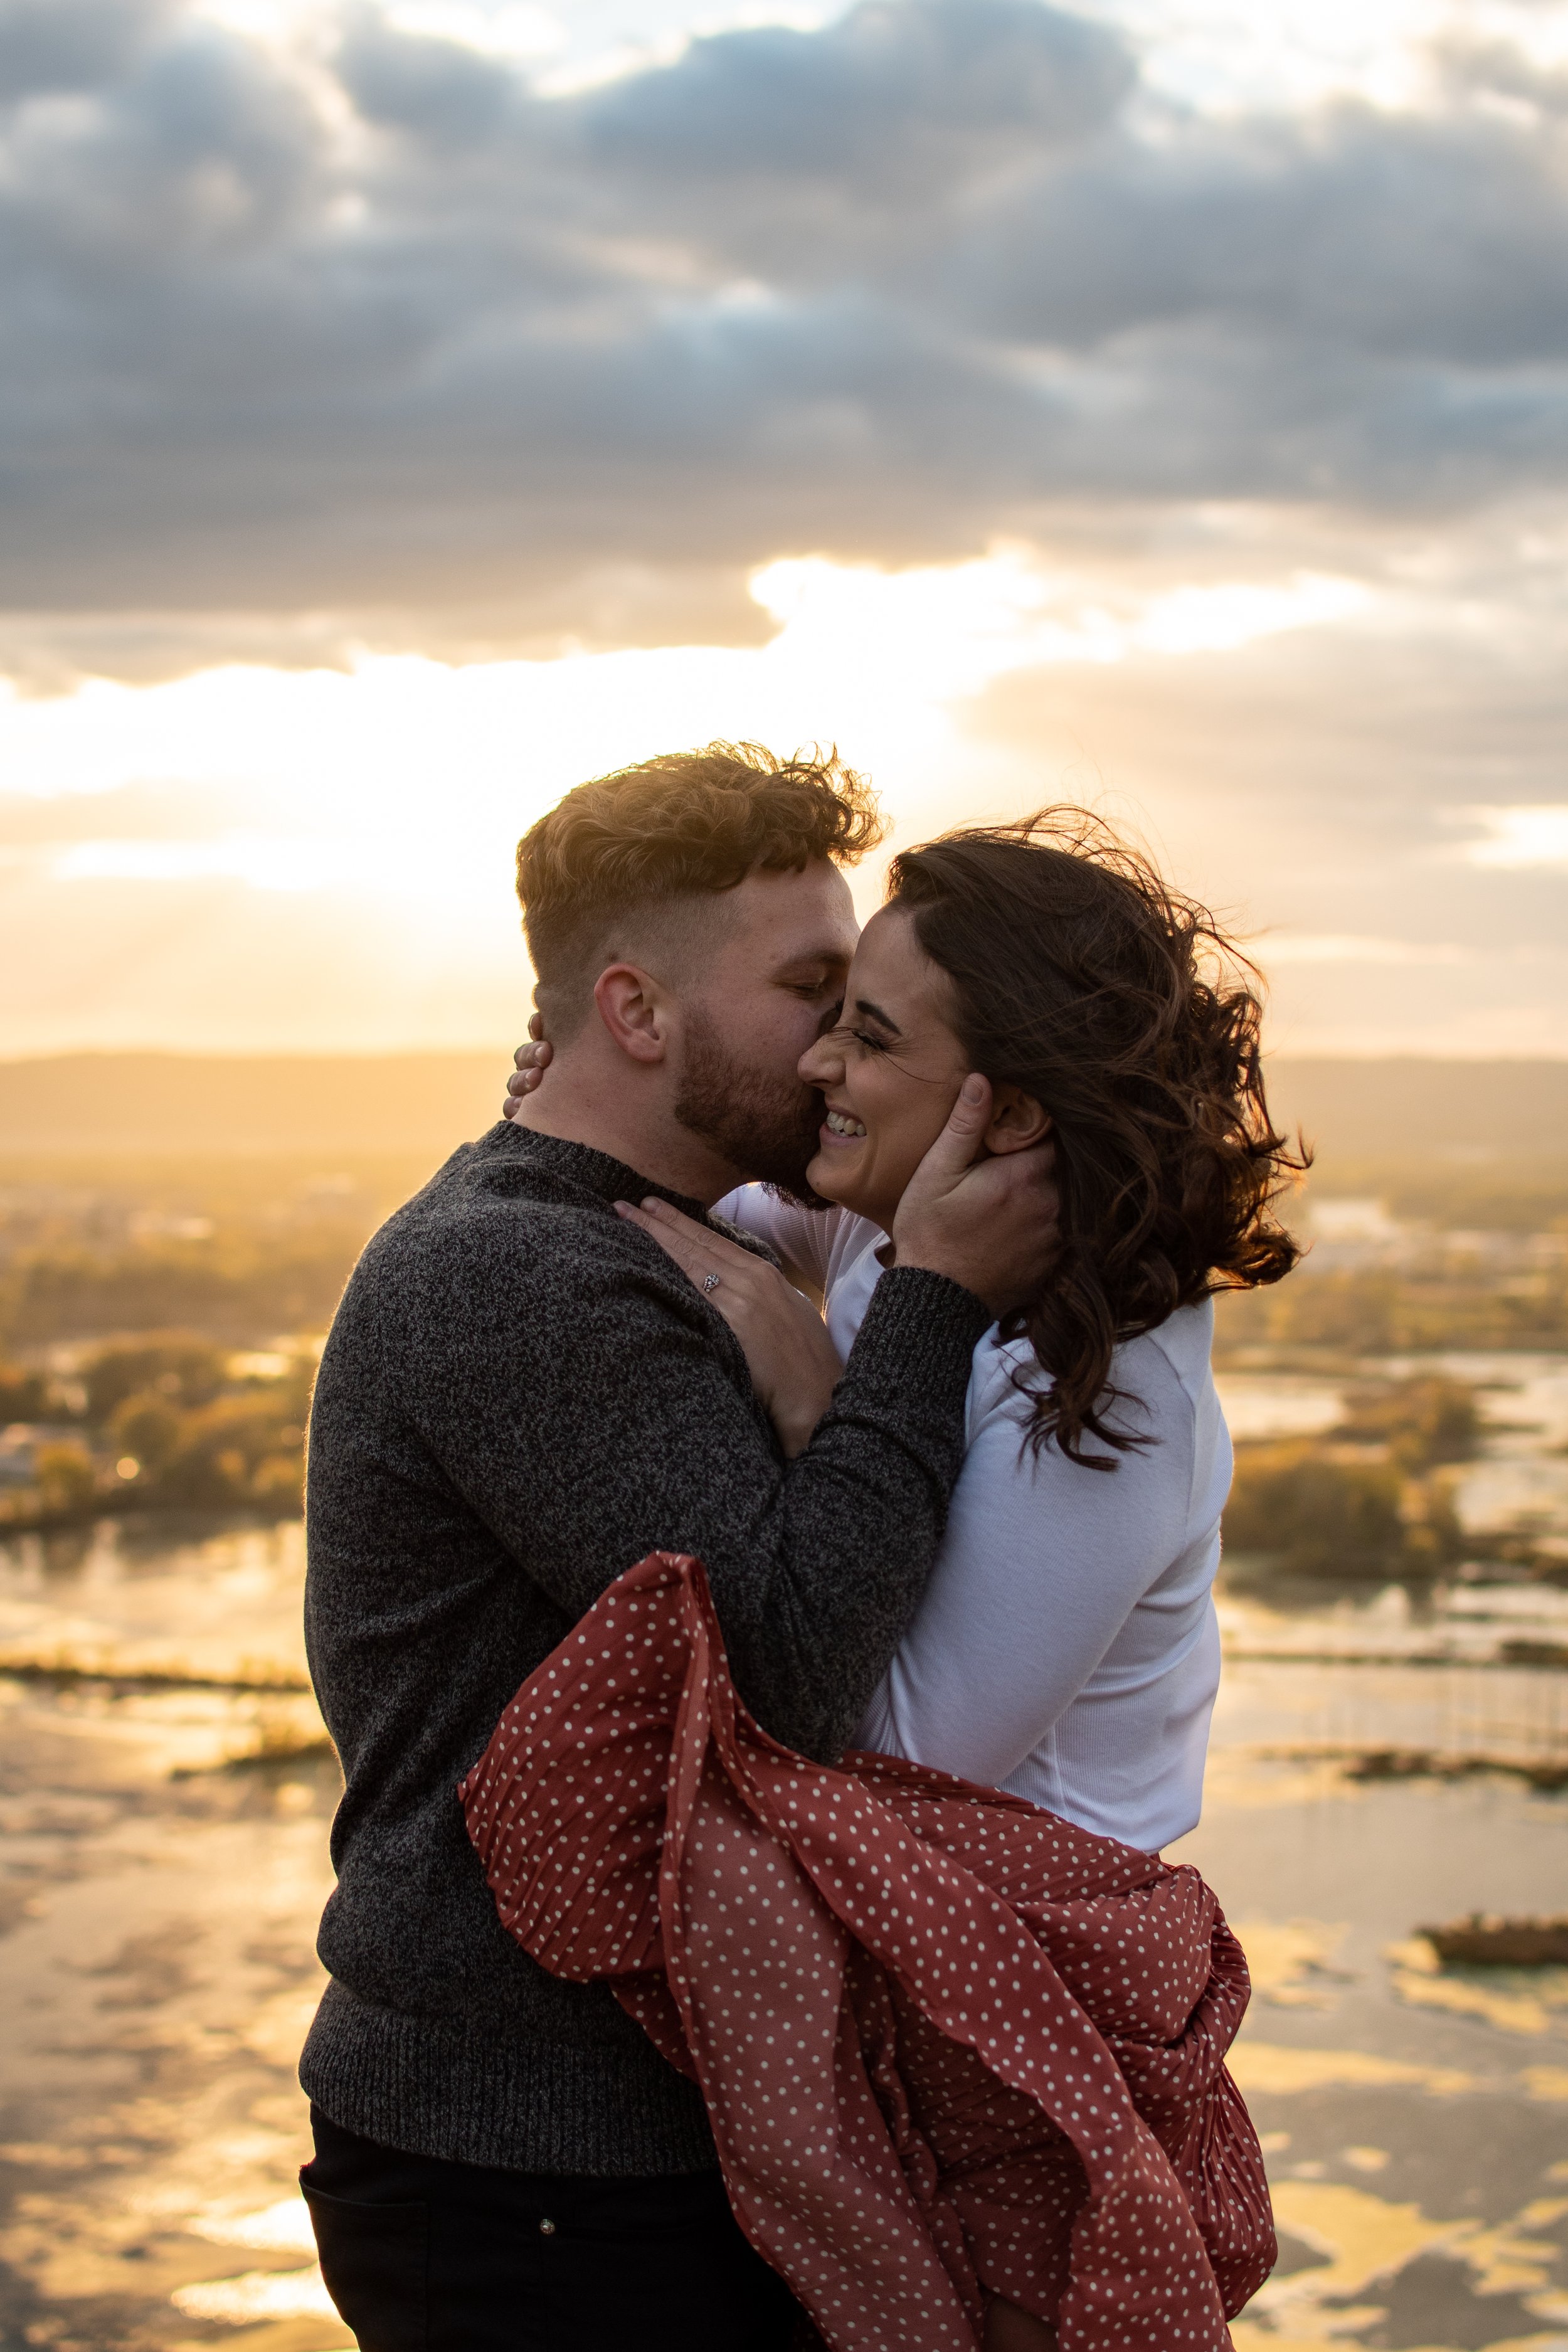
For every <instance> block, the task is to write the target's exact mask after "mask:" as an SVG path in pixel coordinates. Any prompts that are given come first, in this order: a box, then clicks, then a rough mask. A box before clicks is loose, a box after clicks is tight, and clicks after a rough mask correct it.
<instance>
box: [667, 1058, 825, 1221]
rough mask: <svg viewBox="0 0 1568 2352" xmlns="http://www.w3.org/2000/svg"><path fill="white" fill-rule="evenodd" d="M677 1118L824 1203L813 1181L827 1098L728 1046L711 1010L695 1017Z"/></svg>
mask: <svg viewBox="0 0 1568 2352" xmlns="http://www.w3.org/2000/svg"><path fill="white" fill-rule="evenodd" d="M675 1116H676V1118H678V1119H679V1121H680V1124H681V1126H682V1127H684V1128H688V1129H690V1131H691V1133H692V1134H693V1135H700V1137H701V1138H702V1140H703V1142H704V1143H707V1144H710V1145H711V1146H712V1148H713V1149H714V1150H715V1151H718V1152H720V1153H721V1154H722V1156H723V1157H724V1158H725V1159H726V1160H728V1161H729V1162H730V1165H731V1167H732V1168H737V1169H739V1170H740V1171H742V1175H743V1177H744V1178H745V1179H746V1181H749V1182H756V1183H763V1184H769V1185H771V1186H772V1187H773V1190H774V1192H781V1193H782V1194H783V1195H784V1199H785V1200H786V1201H793V1202H795V1203H796V1205H797V1206H799V1207H801V1208H805V1209H819V1208H821V1207H822V1206H823V1205H824V1204H823V1202H821V1201H820V1200H819V1199H818V1197H817V1195H816V1193H815V1192H813V1191H812V1189H811V1187H810V1185H809V1184H808V1183H807V1182H806V1181H805V1171H806V1170H807V1168H808V1167H809V1166H810V1164H811V1162H812V1160H814V1159H815V1158H816V1152H817V1148H818V1147H817V1129H818V1127H819V1126H820V1124H821V1121H822V1097H821V1096H820V1095H819V1094H817V1093H816V1091H815V1089H814V1088H812V1087H803V1086H802V1085H801V1083H800V1080H799V1079H798V1078H790V1079H770V1078H765V1077H763V1076H762V1074H761V1072H760V1071H758V1070H755V1069H753V1068H752V1067H750V1066H749V1065H748V1064H746V1063H744V1062H742V1061H740V1060H738V1059H737V1058H736V1057H735V1056H734V1055H731V1054H730V1053H728V1052H727V1051H726V1050H725V1048H724V1046H723V1045H721V1042H720V1039H719V1034H718V1032H717V1030H716V1029H715V1028H714V1026H713V1024H712V1023H711V1022H710V1021H709V1020H708V1018H707V1017H706V1015H705V1014H702V1013H693V1014H692V1015H691V1016H689V1020H688V1022H687V1028H686V1058H685V1066H684V1067H683V1069H682V1071H681V1074H680V1087H679V1092H678V1093H677V1095H676V1098H675Z"/></svg>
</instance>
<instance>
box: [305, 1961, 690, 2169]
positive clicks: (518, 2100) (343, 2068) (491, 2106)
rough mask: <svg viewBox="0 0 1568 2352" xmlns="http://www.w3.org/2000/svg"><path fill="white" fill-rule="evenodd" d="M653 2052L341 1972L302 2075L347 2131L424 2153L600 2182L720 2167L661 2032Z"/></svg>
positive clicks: (317, 2101)
mask: <svg viewBox="0 0 1568 2352" xmlns="http://www.w3.org/2000/svg"><path fill="white" fill-rule="evenodd" d="M646 2057H647V2063H646V2064H645V2063H643V2053H640V2052H639V2053H637V2054H636V2055H635V2056H634V2055H632V2054H631V2053H627V2052H626V2051H625V2050H614V2049H603V2048H595V2047H593V2046H591V2045H590V2046H584V2045H583V2044H578V2043H570V2042H542V2041H538V2040H535V2039H532V2038H530V2037H525V2036H523V2035H521V2034H519V2033H518V2032H516V2031H515V2030H511V2031H509V2030H508V2028H507V2026H506V2025H505V2024H494V2023H491V2022H490V2021H488V2020H483V2019H479V2018H464V2017H419V2016H411V2015H409V2014H408V2013H407V2012H406V2011H401V2010H392V2009H380V2008H377V2007H375V2006H374V2004H373V2003H371V2002H369V2001H365V2000H360V1998H359V1997H358V1995H357V1994H355V1993H353V1992H351V1991H350V1990H349V1989H348V1987H347V1986H346V1985H343V1984H340V1983H339V1982H338V1981H337V1979H332V1980H331V1982H330V1983H329V1984H328V1986H327V1989H326V1991H325V1992H324V1993H323V1994H322V1996H321V2006H320V2008H319V2009H318V2010H317V2011H316V2015H315V2020H314V2022H313V2023H312V2025H311V2027H310V2033H309V2034H308V2036H307V2037H306V2042H305V2047H304V2051H303V2053H301V2056H300V2085H301V2087H302V2088H303V2090H304V2091H305V2093H306V2095H307V2096H308V2097H309V2098H310V2101H311V2102H312V2104H313V2105H316V2106H318V2107H319V2108H320V2109H321V2113H322V2114H323V2115H324V2116H327V2117H329V2119H330V2120H331V2122H332V2123H335V2124H337V2125H339V2126H341V2127H342V2129H343V2130H344V2131H352V2132H357V2133H358V2134H359V2136H360V2137H361V2138H363V2139H369V2140H374V2141H375V2142H376V2143H377V2144H378V2145H379V2146H381V2147H394V2148H399V2149H401V2150H403V2151H404V2152H405V2154H407V2155H411V2156H428V2157H436V2158H442V2159H444V2160H446V2161H447V2162H449V2163H457V2164H477V2165H486V2166H490V2167H495V2168H500V2169H502V2170H505V2171H510V2172H548V2173H576V2174H580V2175H583V2176H585V2177H589V2178H612V2177H614V2178H620V2179H628V2178H638V2177H643V2178H646V2177H650V2176H655V2175H665V2174H669V2173H679V2172H710V2171H712V2170H714V2169H716V2168H717V2166H718V2161H719V2158H718V2154H717V2151H716V2150H715V2148H714V2145H713V2135H712V2132H711V2130H710V2126H709V2123H708V2116H707V2111H706V2109H705V2108H704V2106H703V2104H702V2095H701V2093H700V2091H699V2089H698V2088H697V2085H696V2084H694V2083H691V2082H689V2081H688V2080H687V2079H686V2077H685V2076H684V2075H682V2074H679V2073H678V2072H677V2071H676V2069H675V2068H674V2067H673V2066H671V2065H670V2064H669V2063H668V2060H667V2059H664V2058H661V2057H660V2056H659V2054H658V2051H657V2050H655V2048H654V2047H653V2045H652V2043H651V2042H649V2043H648V2044H647V2053H646Z"/></svg>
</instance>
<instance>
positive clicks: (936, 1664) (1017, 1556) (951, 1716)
mask: <svg viewBox="0 0 1568 2352" xmlns="http://www.w3.org/2000/svg"><path fill="white" fill-rule="evenodd" d="M1000 1375H1001V1367H1000V1366H997V1367H996V1368H995V1369H994V1371H993V1373H992V1376H991V1379H992V1390H991V1393H990V1395H989V1396H988V1398H987V1402H986V1409H985V1410H984V1413H983V1416H982V1418H981V1420H980V1423H979V1426H978V1427H977V1428H975V1429H974V1430H973V1436H972V1441H971V1444H970V1447H969V1451H968V1453H967V1454H966V1455H965V1457H964V1465H963V1472H962V1474H961V1475H960V1478H959V1482H958V1485H957V1486H956V1487H955V1488H954V1490H953V1496H952V1506H951V1507H950V1511H949V1516H948V1524H947V1531H946V1533H945V1535H944V1537H943V1538H942V1548H941V1549H940V1550H939V1552H938V1554H937V1560H936V1566H935V1567H934V1569H933V1570H932V1571H931V1580H930V1582H929V1583H928V1584H927V1586H926V1589H925V1592H924V1594H923V1596H922V1598H921V1604H920V1607H919V1609H918V1610H917V1612H916V1613H915V1617H914V1620H913V1622H912V1623H911V1624H910V1629H909V1631H908V1633H906V1634H905V1635H904V1638H903V1640H902V1641H901V1642H900V1644H899V1648H898V1652H897V1654H896V1655H895V1657H894V1659H893V1663H892V1664H891V1665H890V1666H889V1670H888V1673H887V1675H885V1677H884V1678H883V1681H882V1683H881V1685H880V1686H879V1689H878V1691H877V1693H876V1695H875V1696H874V1697H873V1699H872V1701H871V1705H870V1706H869V1708H868V1710H867V1714H866V1717H865V1719H864V1721H863V1722H862V1724H861V1726H860V1728H859V1732H858V1744H859V1745H860V1746H861V1747H864V1748H874V1749H876V1750H877V1751H878V1752H879V1753H880V1754H882V1755H885V1756H902V1757H905V1758H907V1759H909V1760H910V1762H911V1763H917V1764H929V1765H932V1766H934V1767H935V1768H937V1769H939V1770H942V1771H945V1772H956V1773H958V1774H960V1775H961V1776H962V1777H963V1779H965V1780H978V1781H981V1782H983V1783H984V1785H985V1786H987V1787H991V1788H994V1787H996V1786H997V1785H998V1784H999V1783H1000V1782H1002V1781H1003V1780H1006V1779H1007V1777H1008V1775H1009V1774H1010V1773H1013V1772H1015V1771H1016V1769H1017V1768H1018V1766H1019V1765H1020V1764H1021V1763H1022V1762H1023V1761H1024V1759H1025V1758H1026V1756H1028V1755H1029V1754H1030V1753H1031V1751H1032V1750H1033V1749H1034V1748H1037V1746H1038V1745H1039V1743H1040V1741H1041V1740H1042V1739H1043V1738H1045V1736H1046V1734H1047V1732H1048V1731H1049V1729H1050V1727H1051V1726H1052V1724H1053V1723H1055V1722H1056V1720H1057V1718H1058V1716H1060V1715H1062V1714H1063V1713H1065V1711H1066V1710H1067V1708H1068V1706H1071V1704H1072V1702H1073V1700H1074V1699H1075V1698H1076V1697H1077V1696H1078V1695H1079V1692H1080V1691H1081V1690H1082V1689H1083V1687H1084V1685H1085V1684H1086V1683H1087V1682H1088V1680H1089V1676H1090V1675H1092V1674H1093V1673H1094V1671H1095V1668H1096V1667H1097V1666H1098V1665H1099V1664H1100V1660H1101V1659H1102V1658H1103V1657H1104V1655H1105V1653H1106V1651H1107V1650H1108V1649H1109V1648H1110V1644H1111V1643H1112V1642H1113V1641H1114V1640H1115V1638H1116V1636H1117V1634H1118V1633H1120V1631H1121V1627H1122V1626H1123V1624H1125V1622H1126V1621H1127V1618H1128V1617H1129V1615H1130V1614H1131V1611H1132V1610H1133V1609H1134V1608H1135V1607H1136V1605H1137V1603H1138V1601H1140V1600H1141V1599H1142V1596H1143V1594H1144V1593H1145V1592H1146V1591H1148V1589H1149V1587H1150V1586H1151V1585H1152V1583H1153V1582H1154V1581H1155V1580H1156V1578H1157V1577H1159V1576H1160V1574H1161V1573H1162V1572H1163V1570H1165V1569H1166V1568H1167V1567H1168V1566H1169V1565H1170V1563H1171V1561H1172V1560H1173V1559H1174V1558H1175V1557H1176V1556H1177V1554H1178V1553H1179V1552H1180V1551H1181V1549H1183V1546H1184V1542H1185V1540H1186V1535H1187V1525H1186V1522H1187V1507H1188V1498H1189V1495H1190V1492H1191V1486H1192V1472H1193V1420H1192V1408H1191V1403H1190V1401H1189V1400H1188V1398H1187V1397H1186V1394H1185V1391H1184V1390H1183V1388H1182V1385H1181V1382H1180V1381H1179V1380H1178V1379H1177V1378H1176V1376H1175V1374H1174V1372H1173V1370H1172V1369H1171V1367H1170V1366H1169V1365H1168V1364H1167V1363H1166V1362H1165V1361H1164V1360H1163V1357H1162V1356H1161V1355H1160V1354H1159V1351H1158V1350H1157V1349H1148V1350H1146V1351H1145V1350H1140V1361H1139V1364H1138V1368H1137V1373H1136V1376H1135V1378H1134V1379H1133V1381H1132V1382H1131V1385H1132V1386H1133V1387H1134V1388H1135V1390H1136V1391H1137V1392H1138V1394H1139V1395H1140V1397H1141V1398H1142V1402H1143V1406H1144V1412H1142V1414H1140V1415H1137V1416H1135V1417H1133V1418H1131V1420H1130V1423H1129V1425H1130V1426H1133V1427H1137V1428H1140V1429H1142V1430H1145V1431H1147V1432H1148V1433H1150V1434H1152V1436H1153V1437H1154V1438H1155V1439H1156V1441H1157V1442H1156V1443H1155V1444H1152V1445H1150V1446H1148V1447H1146V1448H1144V1449H1143V1450H1142V1451H1141V1452H1135V1453H1131V1454H1121V1455H1119V1456H1118V1457H1117V1467H1116V1468H1115V1469H1114V1470H1111V1471H1103V1470H1086V1469H1083V1468H1081V1467H1080V1466H1079V1465H1078V1464H1077V1463H1074V1462H1069V1461H1068V1458H1067V1456H1066V1455H1065V1454H1063V1453H1062V1451H1061V1448H1060V1447H1059V1446H1058V1445H1057V1444H1055V1443H1052V1444H1048V1445H1047V1446H1046V1447H1045V1448H1044V1449H1043V1451H1042V1453H1041V1454H1040V1455H1039V1456H1038V1458H1037V1457H1036V1456H1034V1455H1033V1454H1030V1453H1029V1452H1027V1451H1024V1452H1023V1453H1022V1454H1020V1441H1021V1439H1022V1437H1023V1433H1024V1419H1025V1414H1024V1408H1023V1407H1022V1405H1021V1403H1020V1401H1019V1400H1018V1398H1017V1396H1016V1391H1013V1390H1012V1389H1011V1387H1010V1385H1009V1384H1007V1383H1005V1381H1003V1379H1002V1378H1001V1376H1000Z"/></svg>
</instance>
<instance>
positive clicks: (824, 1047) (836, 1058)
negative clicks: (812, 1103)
mask: <svg viewBox="0 0 1568 2352" xmlns="http://www.w3.org/2000/svg"><path fill="white" fill-rule="evenodd" d="M795 1069H796V1072H797V1074H798V1075H799V1076H801V1077H803V1078H804V1079H805V1083H806V1085H807V1086H808V1087H830V1086H832V1085H833V1083H834V1081H835V1079H836V1078H837V1077H840V1076H842V1075H843V1071H844V1056H843V1055H842V1054H840V1053H838V1052H837V1051H836V1049H835V1047H834V1044H833V1033H832V1031H831V1030H829V1032H828V1034H827V1035H826V1037H818V1038H817V1040H816V1044H815V1045H808V1046H807V1047H806V1049H805V1053H804V1054H803V1055H801V1057H800V1059H799V1061H798V1062H797V1063H796V1064H795Z"/></svg>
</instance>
